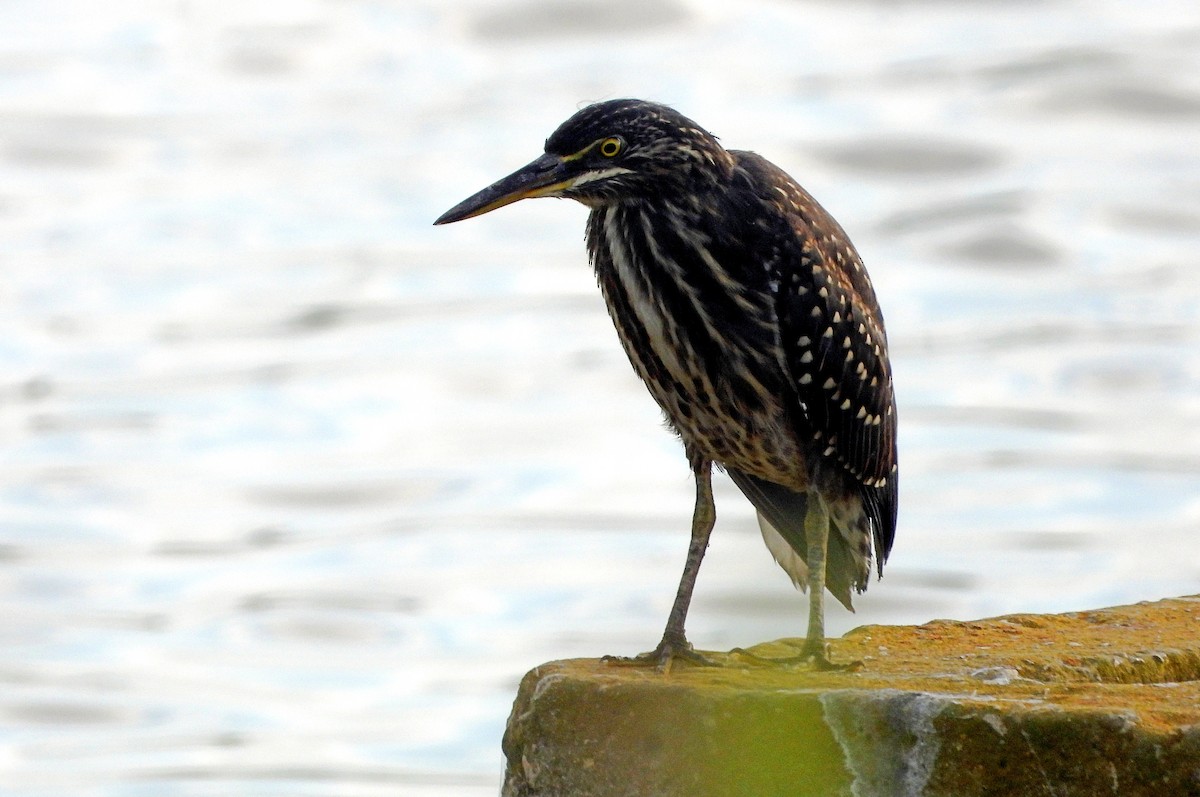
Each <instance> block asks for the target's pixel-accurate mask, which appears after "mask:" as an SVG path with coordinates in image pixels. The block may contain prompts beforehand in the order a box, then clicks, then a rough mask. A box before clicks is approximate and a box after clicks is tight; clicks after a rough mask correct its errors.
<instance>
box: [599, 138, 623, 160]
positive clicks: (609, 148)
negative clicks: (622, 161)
mask: <svg viewBox="0 0 1200 797" xmlns="http://www.w3.org/2000/svg"><path fill="white" fill-rule="evenodd" d="M620 151H621V139H619V138H606V139H604V140H603V141H601V142H600V154H601V155H603V156H604V157H606V158H615V157H617V153H619V152H620Z"/></svg>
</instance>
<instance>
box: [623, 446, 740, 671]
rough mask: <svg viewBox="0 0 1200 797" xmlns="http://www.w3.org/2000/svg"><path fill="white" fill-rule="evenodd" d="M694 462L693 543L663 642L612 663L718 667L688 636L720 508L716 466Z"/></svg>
mask: <svg viewBox="0 0 1200 797" xmlns="http://www.w3.org/2000/svg"><path fill="white" fill-rule="evenodd" d="M691 459H692V463H693V469H694V470H695V473H696V508H695V510H694V511H693V513H692V540H691V543H690V544H689V545H688V553H687V561H686V562H684V565H683V575H682V576H680V578H679V589H678V590H677V591H676V593H675V603H674V604H672V606H671V613H670V614H669V615H667V627H666V629H665V630H664V631H663V635H662V641H661V642H659V643H658V647H656V648H655V649H654V650H652V651H650V652H648V653H643V654H641V655H639V656H635V657H634V658H632V659H624V660H622V659H616V658H608V659H607V660H608V661H613V662H615V663H622V662H624V663H634V664H655V665H657V667H658V668H659V669H660V670H664V671H666V670H669V669H670V667H671V663H672V662H673V661H674V660H676V659H683V660H685V661H689V662H692V663H694V664H714V662H712V661H709V660H708V659H706V658H705V657H704V656H701V655H700V654H699V653H696V652H695V650H693V649H692V645H691V643H690V642H688V641H687V636H686V635H685V633H684V623H686V622H687V613H688V606H689V605H690V604H691V602H692V589H693V588H694V587H695V586H696V576H697V574H699V572H700V562H701V561H702V560H703V559H704V552H705V551H706V550H708V538H709V536H711V534H712V530H713V526H714V525H715V524H716V522H717V507H716V504H715V502H714V501H713V494H712V462H711V461H709V460H707V459H701V458H691Z"/></svg>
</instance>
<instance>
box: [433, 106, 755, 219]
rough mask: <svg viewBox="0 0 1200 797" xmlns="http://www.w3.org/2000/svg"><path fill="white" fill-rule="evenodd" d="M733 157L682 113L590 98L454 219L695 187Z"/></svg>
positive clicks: (723, 170)
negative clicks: (543, 203) (557, 200)
mask: <svg viewBox="0 0 1200 797" xmlns="http://www.w3.org/2000/svg"><path fill="white" fill-rule="evenodd" d="M732 169H733V159H732V158H731V156H730V155H729V153H728V152H726V151H725V150H724V149H723V148H722V147H721V145H720V144H719V143H717V139H716V138H715V137H714V136H713V135H712V134H710V133H709V132H707V131H706V130H704V129H703V128H702V127H700V126H699V125H698V124H696V123H695V122H693V121H692V120H691V119H688V118H687V117H686V116H684V115H683V114H681V113H679V112H678V111H675V110H674V109H672V108H668V107H667V106H665V105H658V104H656V103H652V102H644V101H642V100H609V101H607V102H600V103H596V104H595V105H589V106H588V107H586V108H584V109H583V110H581V111H579V112H577V113H576V114H575V115H574V116H572V117H571V118H570V119H568V120H567V121H565V122H563V123H562V125H560V126H559V128H558V129H557V130H555V131H554V133H552V134H551V136H550V138H548V139H546V152H545V154H543V155H542V156H541V157H539V158H537V159H536V160H534V161H533V162H532V163H530V164H528V165H526V166H524V167H522V168H520V169H518V170H517V171H515V172H513V173H512V174H510V175H509V176H508V177H505V178H503V179H501V180H498V181H496V182H495V183H493V184H491V185H490V186H488V187H487V188H485V189H483V190H482V191H480V192H479V193H477V194H475V195H474V196H471V197H469V198H467V199H465V200H463V201H462V202H460V203H458V204H457V205H455V206H454V207H453V208H451V209H450V210H448V211H446V212H445V213H444V214H442V216H441V218H439V219H438V220H437V221H435V222H434V224H449V223H450V222H453V221H461V220H463V219H469V218H471V217H472V216H479V215H481V214H483V213H487V212H489V211H492V210H495V209H496V208H500V207H504V206H505V205H508V204H511V203H513V202H516V201H517V200H520V199H528V198H530V197H539V196H554V197H568V198H570V199H576V200H579V201H580V202H582V203H584V204H585V205H589V206H591V207H599V206H601V205H606V204H611V203H616V202H622V201H625V200H630V199H645V198H653V197H655V196H664V197H669V196H672V195H677V194H678V193H681V192H686V191H689V190H695V189H696V188H697V187H699V186H702V185H704V184H706V183H714V182H717V181H719V180H720V179H722V178H724V177H726V176H728V174H729V172H730V171H731V170H732Z"/></svg>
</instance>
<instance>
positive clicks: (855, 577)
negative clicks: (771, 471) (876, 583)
mask: <svg viewBox="0 0 1200 797" xmlns="http://www.w3.org/2000/svg"><path fill="white" fill-rule="evenodd" d="M725 472H726V473H728V474H729V477H730V478H731V479H733V483H734V484H736V485H737V486H738V488H739V489H740V490H741V491H742V492H743V493H744V494H745V495H746V497H747V498H749V499H750V503H752V504H753V505H754V508H755V509H757V510H758V522H759V526H760V527H761V529H762V533H763V540H764V542H766V543H767V548H769V549H770V551H771V554H772V556H774V557H775V561H776V562H778V563H779V565H780V567H782V568H783V569H784V570H785V571H786V572H787V573H788V575H789V576H791V577H792V581H793V582H794V583H795V584H796V586H797V587H799V588H801V589H806V588H807V586H808V563H807V557H808V539H807V537H806V535H805V533H804V516H805V514H806V513H807V511H808V497H807V495H806V494H805V493H801V492H797V491H795V490H792V489H790V488H787V487H784V486H782V485H779V484H775V483H774V482H769V481H766V480H764V479H760V478H758V477H757V476H751V475H749V474H747V473H743V472H741V471H738V470H734V469H733V468H727V469H726V471H725ZM841 531H842V530H841V529H833V528H831V529H830V534H829V549H828V552H827V554H826V562H825V587H826V589H828V590H829V592H830V594H832V595H833V597H835V598H837V599H838V602H839V603H841V604H842V605H843V606H845V607H846V608H847V609H849V610H850V611H854V605H853V603H852V602H851V598H850V596H851V588H852V587H853V588H854V589H857V590H858V591H860V592H861V591H862V589H863V587H865V586H866V583H865V582H866V575H865V573H864V570H865V571H866V572H867V573H869V572H870V571H869V568H870V564H869V561H868V562H861V561H859V560H861V559H862V554H861V552H859V553H858V554H857V555H856V552H855V550H854V549H853V548H852V546H851V544H850V541H849V540H848V539H847V538H846V536H845V534H844V533H839V532H841ZM772 536H773V537H774V539H772ZM779 540H782V541H784V542H786V543H787V548H790V551H789V550H787V549H785V548H784V547H783V546H780V545H779V544H778V541H779ZM868 545H869V543H868ZM868 551H869V549H868ZM789 554H791V555H790V556H789ZM797 559H798V561H797ZM799 565H803V567H800V566H799Z"/></svg>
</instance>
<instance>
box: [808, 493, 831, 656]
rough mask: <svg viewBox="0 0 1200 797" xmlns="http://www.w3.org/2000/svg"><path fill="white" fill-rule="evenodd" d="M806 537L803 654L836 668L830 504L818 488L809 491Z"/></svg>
mask: <svg viewBox="0 0 1200 797" xmlns="http://www.w3.org/2000/svg"><path fill="white" fill-rule="evenodd" d="M804 536H805V538H806V539H807V540H808V635H807V636H806V637H805V639H804V648H803V650H802V651H801V654H800V655H801V658H805V659H809V660H811V661H812V662H813V664H814V665H816V667H817V668H818V669H834V668H835V667H834V665H832V664H830V662H829V658H828V656H827V654H826V645H825V560H826V555H827V553H828V551H829V507H828V506H826V504H825V499H824V498H822V497H821V494H820V493H819V492H817V491H816V490H811V491H809V493H808V511H807V512H806V513H805V515H804Z"/></svg>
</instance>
